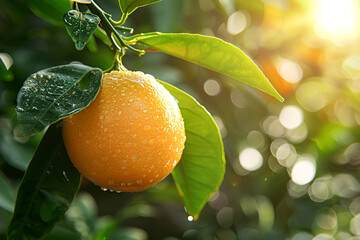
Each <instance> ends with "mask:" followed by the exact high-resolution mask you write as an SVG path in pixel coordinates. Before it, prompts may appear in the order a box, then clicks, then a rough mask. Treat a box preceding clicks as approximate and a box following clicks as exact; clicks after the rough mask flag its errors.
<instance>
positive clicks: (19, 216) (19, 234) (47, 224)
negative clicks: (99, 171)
mask: <svg viewBox="0 0 360 240" xmlns="http://www.w3.org/2000/svg"><path fill="white" fill-rule="evenodd" d="M80 179H81V175H80V173H79V172H78V171H77V170H76V169H75V168H74V166H73V165H72V163H71V161H70V159H69V157H68V155H67V153H66V150H65V146H64V143H63V141H62V135H61V126H60V124H56V125H52V126H51V127H49V129H48V130H47V132H46V134H45V136H44V138H43V139H42V141H41V143H40V145H39V147H38V149H37V151H36V153H35V155H34V157H33V159H32V160H31V162H30V164H29V167H28V169H27V171H26V173H25V176H24V178H23V180H22V182H21V185H20V188H19V191H18V195H17V198H16V204H15V211H14V214H13V217H12V220H11V222H10V224H9V226H8V229H7V234H8V238H9V239H40V238H42V237H43V236H44V235H46V234H47V233H48V232H49V231H50V230H51V229H52V227H53V226H54V224H55V223H56V222H57V221H59V220H60V219H61V218H62V217H63V215H64V213H65V211H66V210H67V209H68V208H69V206H70V204H71V202H72V200H73V198H74V195H75V194H76V192H77V191H78V189H79V186H80Z"/></svg>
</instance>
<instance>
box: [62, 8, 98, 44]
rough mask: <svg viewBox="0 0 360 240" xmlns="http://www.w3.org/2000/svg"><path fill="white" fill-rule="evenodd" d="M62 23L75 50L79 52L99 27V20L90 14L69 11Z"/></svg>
mask: <svg viewBox="0 0 360 240" xmlns="http://www.w3.org/2000/svg"><path fill="white" fill-rule="evenodd" d="M64 23H65V26H66V30H67V32H68V34H69V35H70V37H71V39H72V40H73V41H74V42H75V47H76V49H77V50H81V49H83V48H84V47H85V44H86V43H87V42H88V41H89V39H90V37H91V36H92V34H93V33H94V31H95V30H96V28H97V26H98V25H99V23H100V18H99V17H98V16H97V15H95V14H92V13H83V12H79V11H76V10H70V11H68V12H67V13H66V14H65V15H64Z"/></svg>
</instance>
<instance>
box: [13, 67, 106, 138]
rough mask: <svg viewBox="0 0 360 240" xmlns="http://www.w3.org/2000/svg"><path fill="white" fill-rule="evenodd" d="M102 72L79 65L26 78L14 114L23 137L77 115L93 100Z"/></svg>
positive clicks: (52, 69) (55, 68)
mask: <svg viewBox="0 0 360 240" xmlns="http://www.w3.org/2000/svg"><path fill="white" fill-rule="evenodd" d="M101 79H102V71H101V69H99V68H92V67H89V66H85V65H81V64H69V65H63V66H57V67H53V68H48V69H45V70H42V71H39V72H37V73H35V74H32V75H31V76H30V77H28V78H27V79H26V81H25V82H24V85H23V86H22V88H21V89H20V91H19V93H18V96H17V107H16V112H17V116H18V120H19V124H20V126H21V128H22V130H23V133H24V135H32V134H35V133H38V132H41V131H42V130H43V129H45V128H46V127H47V126H49V125H50V124H52V123H55V122H56V121H58V120H60V119H62V118H65V117H67V116H69V115H71V114H74V113H76V112H79V111H80V110H82V109H84V108H85V107H87V106H88V105H89V104H90V103H91V101H93V100H94V98H95V97H96V95H97V93H98V91H99V89H100V85H101Z"/></svg>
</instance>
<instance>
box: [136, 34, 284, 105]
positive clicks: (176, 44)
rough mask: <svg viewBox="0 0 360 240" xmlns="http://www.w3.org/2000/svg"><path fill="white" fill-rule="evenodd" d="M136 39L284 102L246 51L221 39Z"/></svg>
mask: <svg viewBox="0 0 360 240" xmlns="http://www.w3.org/2000/svg"><path fill="white" fill-rule="evenodd" d="M133 40H135V41H136V42H138V43H141V44H144V45H146V46H148V47H151V48H154V49H157V50H159V51H162V52H164V53H167V54H169V55H172V56H175V57H178V58H181V59H184V60H186V61H189V62H191V63H195V64H197V65H200V66H202V67H205V68H208V69H211V70H214V71H216V72H219V73H222V74H224V75H227V76H229V77H232V78H234V79H236V80H239V81H241V82H244V83H246V84H249V85H250V86H253V87H255V88H258V89H260V90H262V91H264V92H266V93H268V94H270V95H272V96H274V97H276V98H277V99H278V100H280V101H283V98H282V97H281V96H280V94H279V93H278V92H277V91H276V90H275V89H274V88H273V86H272V85H271V83H270V82H269V80H268V79H267V78H266V77H265V76H264V74H263V73H262V72H261V70H260V69H259V68H258V66H257V65H256V64H255V63H254V62H253V61H252V60H251V59H250V58H249V57H248V56H247V55H246V54H245V53H244V52H243V51H241V50H240V49H239V48H237V47H235V46H234V45H232V44H230V43H227V42H224V41H223V40H221V39H219V38H215V37H209V36H203V35H198V34H187V33H154V34H144V35H139V36H136V37H134V38H133Z"/></svg>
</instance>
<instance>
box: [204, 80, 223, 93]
mask: <svg viewBox="0 0 360 240" xmlns="http://www.w3.org/2000/svg"><path fill="white" fill-rule="evenodd" d="M204 91H205V92H206V93H207V94H208V95H209V96H216V95H218V94H219V93H220V91H221V86H220V84H219V83H218V81H216V80H214V79H208V80H206V82H205V83H204Z"/></svg>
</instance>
